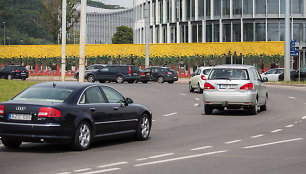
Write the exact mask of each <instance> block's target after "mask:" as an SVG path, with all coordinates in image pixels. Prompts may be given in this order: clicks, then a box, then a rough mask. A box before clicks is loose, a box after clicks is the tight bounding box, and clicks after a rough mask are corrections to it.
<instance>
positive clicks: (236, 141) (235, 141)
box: [224, 140, 242, 144]
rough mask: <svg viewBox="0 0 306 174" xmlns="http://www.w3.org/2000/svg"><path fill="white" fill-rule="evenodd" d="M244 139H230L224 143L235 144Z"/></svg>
mask: <svg viewBox="0 0 306 174" xmlns="http://www.w3.org/2000/svg"><path fill="white" fill-rule="evenodd" d="M240 141H242V140H234V141H228V142H225V143H224V144H233V143H238V142H240Z"/></svg>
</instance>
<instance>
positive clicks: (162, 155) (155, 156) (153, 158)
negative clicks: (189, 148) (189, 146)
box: [149, 153, 174, 159]
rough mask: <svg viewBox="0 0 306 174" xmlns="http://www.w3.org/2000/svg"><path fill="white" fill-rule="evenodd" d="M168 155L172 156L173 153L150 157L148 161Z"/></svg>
mask: <svg viewBox="0 0 306 174" xmlns="http://www.w3.org/2000/svg"><path fill="white" fill-rule="evenodd" d="M170 155H174V153H166V154H161V155H156V156H151V157H149V158H150V159H154V158H161V157H165V156H170Z"/></svg>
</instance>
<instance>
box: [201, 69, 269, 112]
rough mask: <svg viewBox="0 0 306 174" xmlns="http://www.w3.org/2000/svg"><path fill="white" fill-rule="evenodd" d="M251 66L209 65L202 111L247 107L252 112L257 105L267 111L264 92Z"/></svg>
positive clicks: (264, 89) (258, 77)
mask: <svg viewBox="0 0 306 174" xmlns="http://www.w3.org/2000/svg"><path fill="white" fill-rule="evenodd" d="M266 81H268V79H267V78H266V77H264V78H263V79H262V78H261V76H260V74H259V73H258V71H257V70H256V68H255V67H254V66H249V65H219V66H215V67H213V68H212V70H211V72H210V74H209V76H208V79H207V80H206V82H205V84H204V92H203V97H204V111H205V114H212V111H213V109H219V110H224V109H225V108H227V109H240V108H243V109H247V110H249V112H250V114H253V115H256V114H257V112H258V107H260V110H262V111H266V110H267V102H268V91H267V89H266V87H265V85H264V83H263V82H266Z"/></svg>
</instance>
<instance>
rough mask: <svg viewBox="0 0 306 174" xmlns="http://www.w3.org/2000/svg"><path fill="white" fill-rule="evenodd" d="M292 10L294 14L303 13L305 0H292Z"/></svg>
mask: <svg viewBox="0 0 306 174" xmlns="http://www.w3.org/2000/svg"><path fill="white" fill-rule="evenodd" d="M291 5H292V8H291V9H292V12H293V14H302V13H303V7H304V5H303V0H291Z"/></svg>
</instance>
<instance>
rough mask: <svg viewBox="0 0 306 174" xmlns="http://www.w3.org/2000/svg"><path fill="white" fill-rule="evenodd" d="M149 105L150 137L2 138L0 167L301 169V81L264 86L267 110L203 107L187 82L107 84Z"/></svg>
mask: <svg viewBox="0 0 306 174" xmlns="http://www.w3.org/2000/svg"><path fill="white" fill-rule="evenodd" d="M107 85H110V86H112V87H114V88H115V89H117V90H119V91H120V92H121V93H123V94H124V95H125V96H126V97H130V98H132V99H133V100H134V102H135V103H141V104H144V105H147V106H149V108H150V109H151V110H152V112H153V128H152V132H151V138H150V139H149V140H148V141H133V140H132V139H123V140H111V141H105V142H99V143H95V144H93V146H92V148H91V149H90V150H87V151H83V152H79V151H77V152H76V151H71V150H70V149H69V147H68V146H63V145H56V144H35V143H24V144H22V145H21V147H20V148H19V149H17V150H8V149H6V148H4V147H3V146H2V145H1V144H0V173H1V174H12V173H14V174H41V173H46V174H81V173H82V174H96V173H110V174H113V173H116V174H117V173H119V174H127V173H128V174H137V173H146V174H156V173H161V174H162V173H166V174H171V173H175V174H177V173H179V174H186V173H192V174H198V173H199V174H203V173H210V174H227V173H229V174H246V173H247V174H259V173H264V174H287V173H294V174H305V171H306V165H305V163H306V148H305V147H306V134H305V132H306V88H296V87H282V86H268V91H269V104H268V111H266V112H260V113H258V114H257V115H256V116H252V115H248V113H246V112H243V111H233V110H226V111H224V112H218V111H216V112H214V113H213V115H209V116H207V115H204V114H203V101H202V95H201V94H198V93H189V92H188V85H187V84H167V83H165V84H157V83H148V84H127V83H124V84H115V83H110V84H107Z"/></svg>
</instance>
